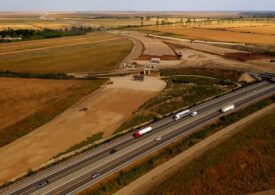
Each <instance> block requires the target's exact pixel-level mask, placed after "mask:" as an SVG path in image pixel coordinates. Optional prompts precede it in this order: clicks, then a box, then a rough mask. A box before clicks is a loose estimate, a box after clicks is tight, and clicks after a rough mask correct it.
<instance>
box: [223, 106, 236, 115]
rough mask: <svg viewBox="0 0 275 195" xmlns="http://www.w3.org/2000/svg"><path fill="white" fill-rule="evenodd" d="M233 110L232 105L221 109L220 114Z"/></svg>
mask: <svg viewBox="0 0 275 195" xmlns="http://www.w3.org/2000/svg"><path fill="white" fill-rule="evenodd" d="M234 109H235V105H234V104H232V105H228V106H224V107H222V109H221V112H223V113H225V112H229V111H231V110H234Z"/></svg>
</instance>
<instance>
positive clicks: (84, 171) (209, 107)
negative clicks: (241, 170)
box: [0, 81, 275, 194]
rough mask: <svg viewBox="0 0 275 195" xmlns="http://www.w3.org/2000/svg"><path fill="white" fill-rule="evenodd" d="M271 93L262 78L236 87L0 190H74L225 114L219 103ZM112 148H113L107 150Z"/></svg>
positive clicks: (246, 100)
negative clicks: (135, 134) (140, 133)
mask: <svg viewBox="0 0 275 195" xmlns="http://www.w3.org/2000/svg"><path fill="white" fill-rule="evenodd" d="M274 93H275V84H271V83H268V82H266V81H263V82H260V83H257V84H254V85H252V86H249V87H246V88H242V89H239V90H237V91H234V92H231V93H229V94H226V95H224V96H221V97H219V98H215V99H213V100H210V101H207V102H204V103H202V104H199V105H197V106H195V107H192V108H191V109H190V110H191V111H197V112H198V113H199V114H198V115H197V116H195V117H187V118H184V119H181V120H179V121H174V120H173V119H172V117H167V118H165V119H162V120H160V121H158V122H155V123H153V124H151V125H150V126H152V127H153V131H152V132H150V133H148V134H147V135H145V136H142V137H141V138H138V139H135V138H134V137H133V135H132V133H129V134H126V135H124V136H122V137H119V138H116V139H115V140H112V141H111V142H109V143H106V144H104V145H101V146H99V147H97V148H94V149H92V150H90V151H88V152H85V153H83V154H81V155H78V156H75V157H73V158H71V159H69V160H67V161H65V162H63V163H60V164H58V165H56V166H54V167H51V168H49V169H47V170H44V171H41V172H39V173H38V174H35V175H33V176H31V177H29V178H26V179H24V180H22V181H20V182H18V183H14V184H12V185H10V186H9V187H7V188H5V189H3V190H1V191H0V194H75V193H77V192H80V191H82V190H83V189H85V188H87V187H89V186H90V185H93V184H95V183H97V182H99V181H101V180H102V179H104V178H106V177H108V176H109V175H111V174H113V173H115V172H117V171H119V170H121V169H122V168H124V167H126V166H127V165H129V164H131V163H132V162H133V161H135V160H136V159H138V158H140V157H144V156H146V155H148V154H150V153H151V152H154V151H156V150H158V149H160V148H162V147H164V146H165V145H167V144H170V143H171V142H173V141H175V140H177V139H179V138H180V137H183V136H186V135H187V134H190V133H192V132H194V131H195V130H197V129H198V128H201V127H202V126H204V125H205V124H208V123H210V122H211V121H214V120H216V119H217V118H219V117H221V116H223V115H225V114H228V113H225V114H224V113H221V112H220V109H221V107H222V106H225V105H228V104H235V106H236V110H237V109H239V108H241V107H243V106H246V105H248V104H250V103H252V102H254V101H256V100H259V99H260V98H263V97H265V96H268V95H272V94H274ZM157 137H162V139H161V140H159V141H156V140H155V139H156V138H157ZM113 148H115V149H116V150H117V152H116V153H114V154H110V151H111V150H112V149H113ZM92 173H100V176H99V177H97V178H94V179H93V178H92V177H91V174H92ZM46 180H48V181H49V183H48V184H47V185H45V186H44V187H42V188H40V189H38V188H37V185H38V184H40V183H41V182H43V181H46Z"/></svg>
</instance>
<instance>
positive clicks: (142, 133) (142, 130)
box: [134, 127, 153, 138]
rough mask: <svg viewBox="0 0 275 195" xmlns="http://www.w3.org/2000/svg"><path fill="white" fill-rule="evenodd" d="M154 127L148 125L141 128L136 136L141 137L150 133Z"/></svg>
mask: <svg viewBox="0 0 275 195" xmlns="http://www.w3.org/2000/svg"><path fill="white" fill-rule="evenodd" d="M152 130H153V128H152V127H146V128H144V129H141V130H138V131H136V132H135V133H134V137H135V138H138V137H141V136H142V135H144V134H146V133H149V132H150V131H152Z"/></svg>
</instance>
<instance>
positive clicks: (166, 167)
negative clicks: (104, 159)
mask: <svg viewBox="0 0 275 195" xmlns="http://www.w3.org/2000/svg"><path fill="white" fill-rule="evenodd" d="M274 109H275V104H272V105H270V106H268V107H266V108H264V109H262V110H260V111H258V112H256V113H254V114H252V115H250V116H248V117H246V118H244V119H242V120H240V121H239V122H237V123H235V124H233V125H230V126H228V127H226V128H224V129H222V130H220V131H219V132H217V133H215V134H214V135H212V136H210V137H208V138H206V139H204V140H203V141H201V142H199V143H198V144H196V145H194V146H192V147H191V148H189V149H187V150H185V151H184V152H182V153H181V154H179V155H177V156H176V157H174V158H173V159H171V160H169V161H167V162H165V163H164V164H162V165H160V166H158V167H156V168H155V169H153V170H152V171H150V172H148V173H146V174H145V175H143V176H142V177H140V178H138V179H137V180H135V181H134V182H132V183H130V184H129V185H128V186H126V187H124V188H122V189H121V190H119V191H118V192H116V193H115V194H114V195H120V194H123V195H130V194H131V195H139V194H146V191H147V190H149V189H150V188H151V187H153V186H154V185H156V184H158V183H160V182H161V181H164V180H165V178H167V177H169V176H171V175H173V173H175V172H176V171H177V170H178V169H180V168H181V167H182V166H184V165H185V164H186V163H188V162H190V161H192V160H193V159H195V158H196V157H198V156H200V155H201V154H203V153H204V152H205V151H207V150H209V149H211V148H213V147H215V146H217V145H218V144H219V143H222V142H223V141H225V140H226V139H228V138H230V137H231V136H233V135H235V134H236V133H238V132H239V131H241V130H243V129H244V128H242V127H244V126H245V125H247V123H249V122H251V121H253V120H254V119H255V118H258V117H262V115H263V114H268V113H269V112H270V111H272V110H274Z"/></svg>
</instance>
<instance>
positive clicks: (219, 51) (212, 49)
mask: <svg viewBox="0 0 275 195" xmlns="http://www.w3.org/2000/svg"><path fill="white" fill-rule="evenodd" d="M166 42H167V43H170V44H174V45H179V46H183V47H187V48H190V49H195V50H199V51H203V52H206V53H212V54H216V55H226V54H232V53H246V52H241V51H239V50H234V49H229V48H222V47H217V46H213V45H209V44H205V43H191V42H186V41H181V40H180V39H178V40H176V41H172V40H171V41H166Z"/></svg>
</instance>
